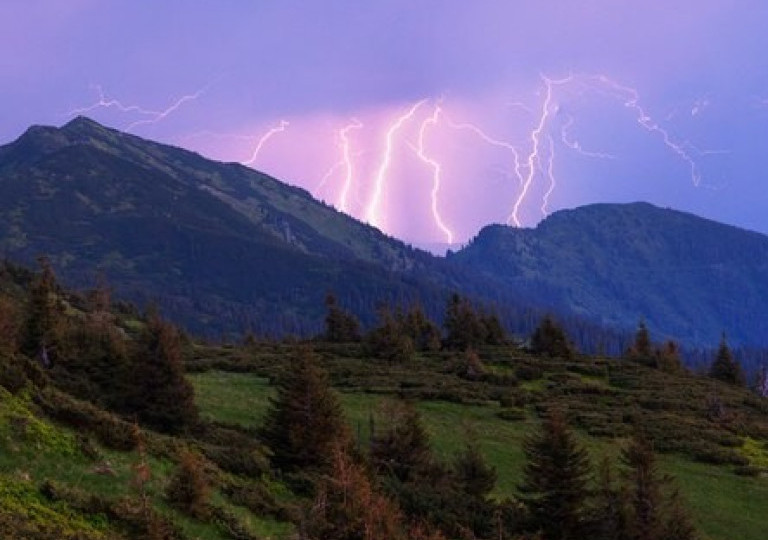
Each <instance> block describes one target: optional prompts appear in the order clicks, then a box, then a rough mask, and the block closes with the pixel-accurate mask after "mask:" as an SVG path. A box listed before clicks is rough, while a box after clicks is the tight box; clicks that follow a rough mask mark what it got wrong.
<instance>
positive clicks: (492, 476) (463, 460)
mask: <svg viewBox="0 0 768 540" xmlns="http://www.w3.org/2000/svg"><path fill="white" fill-rule="evenodd" d="M453 474H454V477H455V479H456V482H457V484H458V487H459V490H460V491H461V492H462V493H463V494H465V495H466V496H468V497H470V498H475V499H485V498H486V497H488V495H490V493H491V491H493V488H494V487H496V479H497V474H496V468H495V467H493V466H492V465H490V464H489V463H488V462H487V461H486V459H485V456H483V454H482V453H481V452H480V449H479V448H478V447H477V445H476V444H474V443H472V442H469V443H467V445H466V446H465V447H464V450H463V451H462V452H461V453H460V454H458V455H457V456H456V459H455V460H454V462H453Z"/></svg>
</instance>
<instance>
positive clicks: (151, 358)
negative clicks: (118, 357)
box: [124, 313, 198, 433]
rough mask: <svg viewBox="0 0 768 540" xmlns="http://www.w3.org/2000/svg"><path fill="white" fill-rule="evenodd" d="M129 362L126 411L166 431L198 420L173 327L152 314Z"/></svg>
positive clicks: (178, 428)
mask: <svg viewBox="0 0 768 540" xmlns="http://www.w3.org/2000/svg"><path fill="white" fill-rule="evenodd" d="M136 345H137V346H136V348H135V350H134V352H133V358H132V360H131V363H130V368H131V374H130V379H129V380H130V381H132V384H130V386H129V388H130V390H128V391H127V394H128V395H127V396H126V403H125V411H124V412H126V413H128V414H135V415H137V416H138V418H139V420H140V421H142V422H144V423H146V424H148V425H150V426H152V427H154V428H155V429H158V430H160V431H165V432H169V433H179V432H181V431H183V430H184V429H186V428H188V427H190V426H192V425H193V424H195V423H196V422H197V419H198V412H197V407H196V406H195V401H194V389H193V388H192V385H191V384H190V383H189V381H187V379H186V378H185V377H184V365H183V363H182V357H181V339H180V336H179V333H178V331H177V330H176V328H175V327H174V326H173V325H171V324H170V323H168V322H166V321H164V320H162V319H161V318H160V317H159V316H158V315H157V314H155V313H151V314H150V315H149V319H148V320H147V323H146V327H145V328H144V330H143V332H142V334H141V336H140V338H139V339H138V341H137V344H136Z"/></svg>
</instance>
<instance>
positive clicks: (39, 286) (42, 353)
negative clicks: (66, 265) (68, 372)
mask: <svg viewBox="0 0 768 540" xmlns="http://www.w3.org/2000/svg"><path fill="white" fill-rule="evenodd" d="M38 263H39V264H40V273H39V274H38V275H37V276H35V279H34V280H33V281H32V284H31V286H30V289H29V295H28V297H29V300H28V302H27V317H26V324H25V327H24V335H23V338H22V343H21V350H22V351H23V352H24V353H25V354H26V355H27V356H29V357H30V358H37V359H38V360H40V362H41V363H42V364H43V365H44V366H45V367H50V366H51V364H53V361H54V358H55V348H56V338H57V331H58V327H59V324H60V322H61V316H62V309H61V306H60V304H59V298H58V292H59V290H58V289H59V288H58V284H57V283H56V275H55V274H54V272H53V267H52V266H51V264H50V261H49V260H48V259H47V258H46V257H40V258H39V259H38Z"/></svg>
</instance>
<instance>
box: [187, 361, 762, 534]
mask: <svg viewBox="0 0 768 540" xmlns="http://www.w3.org/2000/svg"><path fill="white" fill-rule="evenodd" d="M190 378H191V380H192V382H193V384H194V385H195V388H196V391H197V402H198V404H199V406H200V409H201V411H202V414H203V416H204V417H206V418H209V419H215V420H219V421H226V422H236V423H240V424H242V425H245V426H249V427H256V426H258V425H259V424H260V422H261V420H262V418H263V416H264V412H265V411H266V409H267V406H268V403H269V397H270V396H272V395H273V394H274V390H273V388H272V387H270V386H269V384H268V381H267V379H265V378H263V377H258V376H256V375H253V374H239V373H226V372H218V371H211V372H207V373H198V374H194V375H191V376H190ZM386 399H390V398H388V397H387V396H382V395H379V394H365V393H342V394H341V401H342V404H343V406H344V409H345V412H346V414H347V417H348V419H349V421H350V424H351V427H352V429H353V432H354V433H355V434H356V435H357V436H358V438H359V441H360V443H361V444H365V443H366V442H367V440H368V438H369V436H370V418H371V415H374V417H375V413H376V411H377V409H378V408H379V407H380V405H381V403H382V402H383V401H384V400H386ZM417 407H418V408H419V410H420V411H421V413H422V415H423V419H424V423H425V425H426V427H427V429H428V431H429V433H430V435H431V438H432V442H433V445H434V448H435V451H436V453H437V454H438V455H439V456H440V457H442V458H443V459H450V458H451V456H452V455H454V454H455V453H456V452H457V451H459V450H460V449H461V448H462V446H463V445H464V444H465V442H466V441H467V440H468V438H470V437H471V438H472V440H474V441H476V442H477V443H478V444H479V446H480V448H481V449H482V450H483V452H484V454H485V456H486V457H487V459H488V461H489V462H490V463H492V464H493V465H494V466H495V467H496V469H497V471H498V475H499V482H498V486H497V490H496V493H495V495H496V496H497V497H506V496H512V495H514V493H515V490H516V488H515V486H516V485H517V483H518V482H519V480H520V476H521V471H522V467H523V463H524V456H523V453H522V448H521V446H522V445H521V443H522V440H523V439H524V437H525V435H526V434H527V433H528V432H529V430H530V429H531V428H532V427H533V426H534V420H533V419H532V418H533V416H532V415H531V414H529V415H528V418H527V419H526V420H524V421H519V422H510V421H507V420H503V419H501V418H499V417H498V415H497V413H498V412H499V411H500V410H501V408H500V407H499V406H498V405H493V404H488V405H485V406H482V405H462V404H456V403H447V402H442V401H420V402H418V403H417ZM583 441H584V443H585V445H586V446H587V448H588V449H589V450H590V453H591V455H592V458H593V461H597V459H599V457H600V456H601V455H605V454H608V455H615V454H616V453H617V452H618V446H619V443H620V441H611V440H609V439H595V438H592V437H588V436H586V435H583ZM660 462H661V466H662V469H663V470H664V471H665V472H667V473H669V474H672V475H673V476H675V478H676V479H677V485H678V486H679V487H680V489H681V491H682V493H683V495H684V496H685V498H686V499H687V501H688V503H689V506H690V508H691V511H692V513H693V516H694V519H695V521H696V523H697V524H698V526H699V528H700V530H701V532H702V533H703V535H704V538H706V539H707V540H732V539H739V540H765V538H766V527H767V526H768V517H766V516H765V512H764V510H765V509H766V508H768V480H766V479H765V478H754V477H741V476H737V475H735V474H734V473H733V472H732V470H731V469H730V468H728V467H722V466H712V465H705V464H701V463H694V462H692V461H690V460H688V459H686V458H684V457H682V456H677V455H662V456H661V457H660Z"/></svg>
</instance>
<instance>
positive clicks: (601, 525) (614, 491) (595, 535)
mask: <svg viewBox="0 0 768 540" xmlns="http://www.w3.org/2000/svg"><path fill="white" fill-rule="evenodd" d="M628 499H629V494H628V493H627V490H626V489H625V488H624V487H623V486H621V485H619V484H617V482H616V479H615V478H614V473H613V468H612V466H611V462H610V460H609V459H608V458H604V459H603V461H602V462H601V463H600V467H599V470H598V475H597V489H596V490H595V504H594V518H593V526H592V528H593V532H592V535H591V538H592V539H593V540H631V535H630V530H629V509H628V504H629V500H628Z"/></svg>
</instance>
